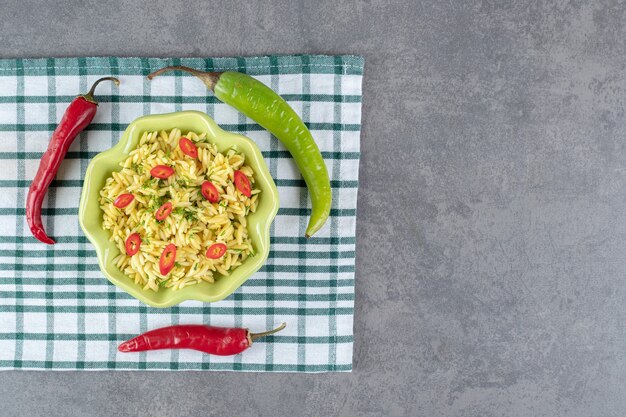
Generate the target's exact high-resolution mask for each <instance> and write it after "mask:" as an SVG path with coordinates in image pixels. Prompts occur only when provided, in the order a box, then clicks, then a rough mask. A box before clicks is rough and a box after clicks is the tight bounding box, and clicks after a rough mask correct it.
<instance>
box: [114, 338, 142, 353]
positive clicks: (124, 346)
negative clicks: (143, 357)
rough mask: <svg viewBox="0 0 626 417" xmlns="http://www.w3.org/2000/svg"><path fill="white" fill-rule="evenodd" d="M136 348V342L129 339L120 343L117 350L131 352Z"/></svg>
mask: <svg viewBox="0 0 626 417" xmlns="http://www.w3.org/2000/svg"><path fill="white" fill-rule="evenodd" d="M136 347H137V342H135V340H133V339H130V340H127V341H125V342H123V343H121V344H120V345H119V346H118V347H117V350H119V351H120V352H133V351H134V349H135V348H136Z"/></svg>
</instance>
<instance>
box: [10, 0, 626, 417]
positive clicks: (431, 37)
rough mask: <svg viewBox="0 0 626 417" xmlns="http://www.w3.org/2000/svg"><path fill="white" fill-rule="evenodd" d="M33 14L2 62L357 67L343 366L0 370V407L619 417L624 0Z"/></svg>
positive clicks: (135, 6)
mask: <svg viewBox="0 0 626 417" xmlns="http://www.w3.org/2000/svg"><path fill="white" fill-rule="evenodd" d="M49 3H50V4H52V3H56V5H55V6H50V5H44V2H37V1H32V0H20V1H15V0H8V1H5V2H3V3H2V5H0V17H1V18H0V39H2V47H1V48H0V57H6V58H8V57H42V56H45V57H47V56H77V55H79V56H80V55H82V56H85V55H119V56H137V55H139V56H202V57H204V56H231V55H242V54H243V55H257V54H268V53H274V54H275V53H285V54H286V53H329V54H334V53H353V54H360V55H364V56H365V58H366V75H365V79H364V95H365V96H364V103H363V105H364V109H363V135H362V161H361V170H360V176H361V182H360V184H361V188H360V191H359V211H358V242H357V247H358V250H357V287H356V290H357V298H356V317H355V339H356V341H355V351H354V354H355V356H354V368H355V370H354V372H353V373H351V374H327V375H303V374H239V373H219V372H211V373H209V372H185V373H183V372H178V373H176V372H167V373H163V372H159V373H141V372H97V373H96V372H91V373H90V372H3V373H0V398H1V399H2V403H3V405H2V410H1V411H0V415H2V416H31V417H37V416H67V417H72V416H87V415H92V416H123V415H124V416H125V415H132V416H157V417H159V416H178V417H184V416H206V415H220V416H231V415H232V416H234V415H237V416H326V415H341V416H418V415H419V416H430V417H436V416H481V417H485V416H550V417H554V416H581V417H591V416H624V415H626V395H625V394H624V393H625V392H626V333H625V330H626V303H625V301H626V221H624V220H625V217H626V211H625V210H624V207H625V206H626V117H625V116H626V115H625V110H626V105H625V98H626V47H625V43H626V30H625V27H626V24H625V22H626V5H625V4H624V2H623V1H611V0H607V1H586V0H585V1H561V0H559V1H512V0H509V1H489V0H485V1H482V2H473V1H445V2H444V1H434V0H424V1H420V2H414V1H409V0H404V1H393V2H391V1H384V0H371V1H367V0H364V1H346V0H342V1H329V2H325V1H323V2H318V1H305V0H301V1H274V2H260V1H246V2H241V3H240V4H239V5H237V6H235V5H234V4H233V3H230V2H207V1H201V0H188V1H185V2H178V1H172V0H169V1H167V0H151V1H143V2H139V1H138V2H128V1H122V0H117V1H115V0H108V1H85V0H83V1H73V2H61V1H59V2H49Z"/></svg>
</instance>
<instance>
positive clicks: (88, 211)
mask: <svg viewBox="0 0 626 417" xmlns="http://www.w3.org/2000/svg"><path fill="white" fill-rule="evenodd" d="M175 127H177V128H179V129H181V130H182V131H183V132H185V131H194V132H206V133H207V138H208V140H209V142H211V143H214V144H215V145H216V146H217V148H218V151H220V152H224V151H225V150H227V149H229V148H230V147H231V146H233V145H236V146H237V150H238V151H239V152H241V153H243V154H244V155H245V156H246V162H247V163H248V164H249V165H251V166H252V168H253V169H254V171H255V180H256V185H257V186H258V187H259V188H260V189H261V191H262V192H261V194H260V196H259V203H258V206H257V211H256V213H253V214H251V215H249V216H248V233H249V236H250V238H251V240H252V242H253V245H254V246H255V250H256V255H255V256H254V257H248V259H246V261H244V263H242V264H241V265H240V266H238V267H237V268H236V269H235V270H234V271H233V272H232V273H231V275H229V276H220V277H219V278H218V279H217V280H216V283H215V284H210V283H206V282H202V283H199V284H196V285H190V286H187V287H185V288H183V289H182V290H176V291H174V290H160V291H159V292H154V291H148V290H143V289H142V286H140V285H138V284H135V281H134V280H133V279H132V278H130V277H129V276H128V275H126V274H124V273H123V272H122V271H121V270H119V269H118V268H117V267H116V266H115V265H114V264H113V262H112V261H113V258H114V257H115V256H117V254H119V253H120V252H119V249H118V248H117V246H116V245H115V243H113V242H109V240H108V238H109V236H110V232H109V231H107V230H104V229H103V228H102V215H103V212H102V209H100V204H99V201H98V200H99V192H100V190H101V189H102V187H103V186H104V181H105V180H106V178H107V177H109V176H110V175H111V172H112V171H114V170H115V171H119V170H120V169H121V168H120V167H119V162H122V161H123V160H125V159H126V158H127V157H128V154H129V153H130V152H131V151H132V150H134V149H135V148H136V147H137V145H138V142H139V139H140V136H141V134H142V133H143V132H144V131H146V130H151V131H154V130H169V129H172V128H175ZM278 206H279V198H278V190H277V189H276V184H275V183H274V180H273V179H272V176H271V174H270V172H269V170H268V168H267V165H266V163H265V160H264V159H263V155H262V154H261V151H260V149H259V148H258V146H257V145H256V144H255V143H254V142H253V141H252V140H251V139H249V138H247V137H245V136H243V135H239V134H236V133H232V132H227V131H225V130H223V129H222V128H220V127H219V126H218V124H217V123H216V122H215V121H214V120H213V119H211V118H210V117H209V116H208V115H206V114H205V113H202V112H199V111H181V112H175V113H165V114H154V115H147V116H142V117H139V118H137V119H135V120H134V121H133V122H131V123H130V124H129V125H128V127H127V128H126V130H125V131H124V134H123V135H122V137H121V139H120V141H119V142H118V143H117V144H116V145H115V146H113V147H112V148H110V149H108V150H106V151H104V152H101V153H99V154H98V155H96V156H95V157H94V158H93V159H92V160H91V162H90V163H89V166H88V167H87V170H86V172H85V179H84V183H83V189H82V193H81V198H80V205H79V210H78V220H79V223H80V226H81V228H82V229H83V232H84V233H85V235H86V236H87V238H88V239H89V241H90V242H91V243H92V244H93V245H94V247H95V249H96V254H97V257H98V264H99V265H100V269H101V271H102V273H103V274H104V275H105V276H106V277H107V279H108V280H109V281H110V282H111V283H113V284H114V285H116V286H117V287H119V288H121V289H123V290H124V291H126V292H127V293H128V294H130V295H131V296H133V297H135V298H137V299H138V300H140V301H142V302H144V303H145V304H148V305H150V306H153V307H170V306H173V305H176V304H179V303H181V302H183V301H186V300H196V301H202V302H215V301H219V300H223V299H224V298H226V297H228V296H229V295H230V294H232V293H233V292H234V291H235V290H237V289H238V288H239V287H240V286H241V285H242V284H243V283H244V282H245V281H246V280H247V279H248V278H249V277H250V276H252V275H253V274H254V273H255V272H256V271H258V270H259V269H260V268H261V267H262V266H263V264H264V263H265V261H266V260H267V257H268V255H269V249H270V226H271V224H272V221H273V220H274V217H275V216H276V213H277V212H278Z"/></svg>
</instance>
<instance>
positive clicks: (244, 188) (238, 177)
mask: <svg viewBox="0 0 626 417" xmlns="http://www.w3.org/2000/svg"><path fill="white" fill-rule="evenodd" d="M234 175H235V185H236V186H237V189H238V190H239V191H241V194H243V195H245V196H246V197H251V196H252V186H251V185H250V180H249V179H248V177H247V176H246V174H244V173H243V172H241V171H235V173H234Z"/></svg>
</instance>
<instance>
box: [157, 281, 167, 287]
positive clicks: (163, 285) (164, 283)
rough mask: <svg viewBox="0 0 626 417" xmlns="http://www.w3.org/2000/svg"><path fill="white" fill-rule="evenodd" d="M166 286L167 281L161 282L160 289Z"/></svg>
mask: <svg viewBox="0 0 626 417" xmlns="http://www.w3.org/2000/svg"><path fill="white" fill-rule="evenodd" d="M166 285H167V280H165V281H161V282H159V287H161V288H165V286H166Z"/></svg>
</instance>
